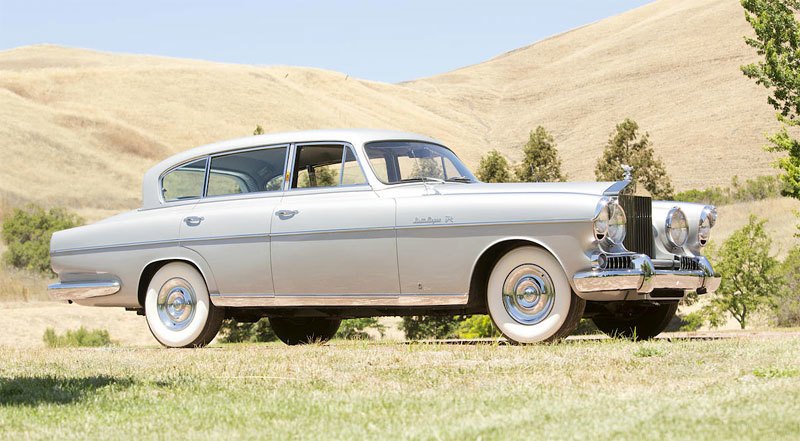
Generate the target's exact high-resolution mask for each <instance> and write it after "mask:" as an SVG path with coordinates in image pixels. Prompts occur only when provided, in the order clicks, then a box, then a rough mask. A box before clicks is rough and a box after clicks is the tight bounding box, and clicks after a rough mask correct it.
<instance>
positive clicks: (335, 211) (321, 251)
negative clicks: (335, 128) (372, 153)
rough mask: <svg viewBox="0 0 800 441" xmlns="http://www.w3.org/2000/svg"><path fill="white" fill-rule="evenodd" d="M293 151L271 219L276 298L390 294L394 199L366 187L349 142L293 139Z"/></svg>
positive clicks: (356, 300) (395, 281) (395, 288)
mask: <svg viewBox="0 0 800 441" xmlns="http://www.w3.org/2000/svg"><path fill="white" fill-rule="evenodd" d="M293 157H294V161H293V167H292V168H291V170H292V173H291V181H290V183H291V185H290V187H291V189H290V190H288V191H287V192H286V193H285V195H284V197H283V198H282V200H281V202H280V204H279V207H278V208H277V210H275V213H274V215H273V220H272V233H271V236H272V237H271V241H272V242H271V244H272V248H271V250H272V271H273V280H274V284H275V294H276V299H277V298H279V297H284V298H287V299H296V302H297V303H298V304H302V301H303V297H305V298H306V299H316V300H314V301H315V302H316V303H318V304H325V303H326V300H323V298H325V297H329V298H333V299H331V300H328V301H330V302H332V303H334V304H360V303H362V302H364V301H365V299H378V301H380V299H382V298H389V299H390V298H396V297H397V296H398V295H399V292H400V281H399V277H398V273H397V250H396V238H395V231H394V220H395V219H394V216H395V202H394V200H393V199H383V198H379V197H378V196H377V195H376V194H375V192H374V191H372V188H371V187H370V186H369V185H368V184H367V181H366V178H365V176H364V174H363V169H362V168H361V166H360V165H359V162H358V161H357V159H356V156H355V154H354V151H353V149H352V146H349V145H345V144H306V145H298V146H296V147H295V151H294V154H293ZM289 302H290V303H291V301H289ZM284 303H286V302H284ZM287 304H288V303H287Z"/></svg>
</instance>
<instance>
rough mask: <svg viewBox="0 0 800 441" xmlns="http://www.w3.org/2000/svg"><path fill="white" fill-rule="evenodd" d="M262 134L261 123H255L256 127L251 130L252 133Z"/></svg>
mask: <svg viewBox="0 0 800 441" xmlns="http://www.w3.org/2000/svg"><path fill="white" fill-rule="evenodd" d="M263 134H264V128H263V127H261V124H257V125H256V129H255V130H253V135H263Z"/></svg>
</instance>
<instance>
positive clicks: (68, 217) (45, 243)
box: [2, 205, 83, 273]
mask: <svg viewBox="0 0 800 441" xmlns="http://www.w3.org/2000/svg"><path fill="white" fill-rule="evenodd" d="M82 223H83V220H82V219H81V218H80V217H78V216H77V215H75V214H73V213H70V212H68V211H67V210H65V209H63V208H53V209H50V210H45V209H43V208H41V207H37V206H35V205H29V206H28V207H26V208H25V209H19V208H17V209H15V210H14V211H12V212H11V214H10V215H8V216H7V217H6V218H5V220H4V221H3V234H2V236H3V241H5V243H6V245H8V249H7V250H6V252H5V255H4V258H5V261H6V262H7V263H8V264H10V265H11V266H13V267H15V268H21V269H28V270H32V271H37V272H41V273H51V270H50V237H51V236H52V235H53V233H54V232H56V231H59V230H65V229H67V228H72V227H76V226H78V225H80V224H82Z"/></svg>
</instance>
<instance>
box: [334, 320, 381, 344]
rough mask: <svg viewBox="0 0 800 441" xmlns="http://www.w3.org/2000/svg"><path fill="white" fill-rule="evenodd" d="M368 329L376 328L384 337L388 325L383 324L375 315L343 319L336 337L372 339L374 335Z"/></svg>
mask: <svg viewBox="0 0 800 441" xmlns="http://www.w3.org/2000/svg"><path fill="white" fill-rule="evenodd" d="M367 329H375V330H376V331H378V333H380V335H381V337H383V335H384V332H386V326H383V325H382V324H381V323H380V322H379V321H378V319H377V318H375V317H364V318H354V319H347V320H342V324H341V325H340V326H339V330H338V331H337V332H336V338H344V339H346V340H371V339H372V336H371V335H369V333H367Z"/></svg>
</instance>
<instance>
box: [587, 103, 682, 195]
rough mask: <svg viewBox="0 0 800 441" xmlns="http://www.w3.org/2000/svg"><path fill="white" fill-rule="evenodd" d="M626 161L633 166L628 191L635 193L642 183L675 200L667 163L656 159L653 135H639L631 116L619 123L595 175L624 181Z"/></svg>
mask: <svg viewBox="0 0 800 441" xmlns="http://www.w3.org/2000/svg"><path fill="white" fill-rule="evenodd" d="M623 164H624V165H629V166H631V167H633V180H632V181H631V184H630V185H629V186H628V188H627V189H626V191H628V192H631V193H633V192H635V191H636V186H637V184H642V185H643V186H644V188H645V189H647V191H649V192H650V194H651V195H652V196H653V197H654V198H656V199H672V197H673V194H674V192H675V190H673V188H672V183H671V182H670V179H669V176H667V171H666V168H665V167H664V163H662V162H661V160H659V159H656V158H655V153H654V151H653V145H652V143H651V142H650V134H648V133H646V132H645V133H644V134H643V135H642V134H640V133H639V124H637V123H636V121H633V120H632V119H630V118H626V119H625V120H624V121H622V122H621V123H619V124H617V127H616V130H615V131H614V132H613V133H612V134H611V136H610V137H609V139H608V143H607V144H606V148H605V150H604V151H603V156H602V157H601V158H600V160H599V161H598V162H597V166H596V167H595V169H594V174H595V176H596V177H597V180H598V181H621V180H622V179H623V178H624V176H625V172H624V171H623V169H622V165H623Z"/></svg>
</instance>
